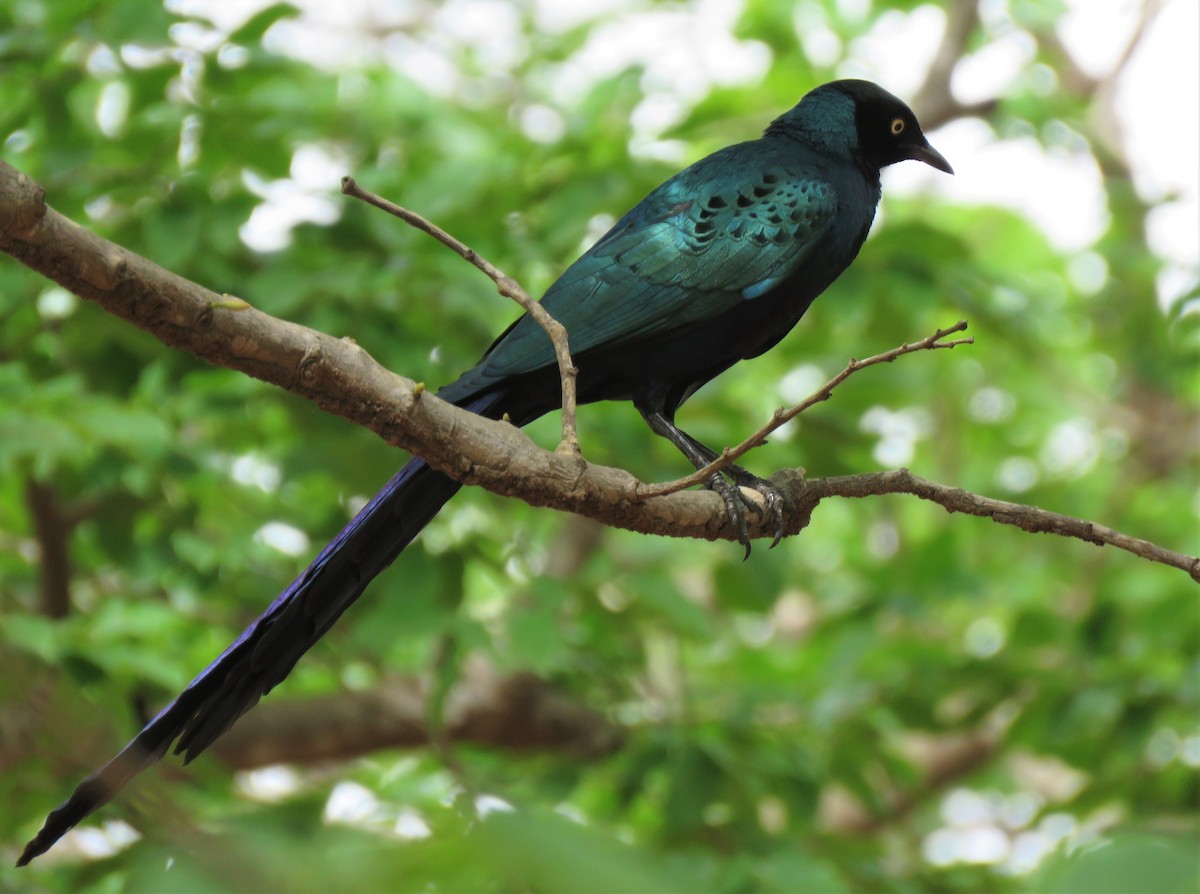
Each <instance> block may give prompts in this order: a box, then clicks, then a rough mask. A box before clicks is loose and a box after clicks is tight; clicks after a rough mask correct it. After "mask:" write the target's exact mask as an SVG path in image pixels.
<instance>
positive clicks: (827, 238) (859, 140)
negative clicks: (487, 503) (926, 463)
mask: <svg viewBox="0 0 1200 894" xmlns="http://www.w3.org/2000/svg"><path fill="white" fill-rule="evenodd" d="M905 160H915V161H920V162H924V163H925V164H927V165H930V166H932V167H933V168H936V169H938V170H940V171H944V172H946V173H948V174H953V173H954V171H953V169H952V168H951V166H950V164H949V162H947V161H946V159H945V158H944V157H943V156H942V155H941V153H939V152H938V151H937V150H935V149H934V148H933V147H932V146H931V145H930V144H929V141H928V139H927V138H926V136H925V135H924V133H923V132H922V130H921V126H920V124H919V123H918V121H917V118H916V116H915V115H914V114H913V112H912V110H911V109H910V108H909V107H908V106H907V105H906V104H905V103H904V102H903V101H901V100H900V99H898V98H897V97H895V96H893V95H892V94H891V93H889V92H887V91H886V90H884V89H883V88H882V87H880V86H878V85H876V84H874V83H872V82H869V81H864V80H854V79H847V80H837V81H832V82H829V83H826V84H823V85H821V86H818V87H816V88H814V89H812V90H811V91H809V92H808V93H807V94H805V95H804V96H803V97H802V98H801V99H800V101H799V102H798V103H797V104H796V105H795V106H794V107H792V108H791V109H789V110H788V111H786V112H784V113H783V114H782V115H780V116H779V117H777V118H775V119H774V120H773V121H772V122H771V123H770V124H769V125H768V126H767V127H766V129H765V130H764V132H763V134H762V136H760V137H759V138H758V139H754V140H750V141H748V142H742V143H738V144H735V145H732V146H728V147H726V148H724V149H720V150H718V151H717V152H714V153H713V154H711V155H709V156H707V157H705V158H702V159H700V160H699V161H697V162H695V163H694V164H692V165H690V166H689V167H687V168H685V169H684V170H683V171H681V172H679V173H678V174H676V175H675V176H673V177H671V178H670V179H668V180H667V181H665V182H664V183H663V184H661V185H660V186H658V187H657V188H655V189H654V190H653V191H652V192H650V193H649V194H648V195H647V196H646V197H645V198H644V199H642V201H641V202H639V203H638V204H637V205H636V206H635V207H634V208H633V209H632V210H630V211H629V212H628V213H627V214H625V215H624V216H623V217H622V218H620V220H618V221H617V222H616V223H615V224H614V225H613V226H612V228H611V229H610V230H609V231H608V232H607V233H606V234H605V235H604V236H602V237H601V238H600V239H599V240H598V241H596V242H595V243H594V244H593V245H592V246H591V247H590V248H589V249H588V250H587V251H586V252H585V253H584V254H583V255H582V256H581V257H580V258H579V259H578V260H576V261H575V262H574V263H573V264H571V265H570V266H569V267H568V268H567V269H566V270H565V271H564V272H563V274H562V275H561V276H560V277H559V278H558V279H557V280H556V281H555V282H554V283H553V284H552V285H551V286H550V287H549V289H548V290H547V291H546V293H545V294H544V295H543V297H542V299H541V303H542V305H543V306H544V307H545V309H546V310H547V311H548V312H549V313H550V315H551V316H552V317H553V318H554V319H556V320H557V321H558V322H559V323H560V324H562V326H563V327H564V328H565V329H566V331H567V336H568V341H569V345H570V351H571V354H572V359H573V362H574V365H575V367H576V368H577V370H578V375H577V382H576V388H577V400H578V402H579V403H580V404H586V403H590V402H595V401H601V400H622V401H629V402H631V403H632V404H633V406H634V407H635V408H636V409H637V411H638V412H639V413H640V414H641V415H642V417H643V418H644V419H645V420H646V422H647V423H648V424H649V427H650V428H651V430H652V431H653V432H655V433H656V434H658V435H660V436H662V437H665V438H667V439H668V440H670V441H671V442H672V443H673V444H674V445H675V446H676V447H677V448H678V449H679V450H680V452H682V453H683V455H684V456H685V457H686V458H687V460H688V461H689V462H691V463H692V464H693V465H694V466H695V467H696V468H697V469H699V468H702V467H704V466H705V465H707V464H708V463H709V462H710V461H712V460H713V459H714V458H716V456H717V453H716V452H715V451H713V450H712V449H711V448H709V447H707V446H705V445H704V444H702V443H700V442H699V441H698V440H696V439H695V438H693V437H692V436H690V435H688V434H687V433H686V432H684V431H683V430H681V429H680V428H679V427H678V426H677V425H676V423H675V415H676V411H677V410H678V408H679V407H680V405H681V404H682V403H683V402H684V401H685V400H687V399H688V398H689V397H690V396H691V395H692V394H693V393H694V392H695V391H696V390H697V389H698V388H699V387H700V386H701V385H703V384H705V383H706V382H708V381H710V380H711V379H713V378H714V377H716V376H718V375H719V374H720V373H722V372H724V371H725V370H727V369H729V368H730V367H731V366H733V365H734V364H736V363H738V362H740V361H742V360H747V359H750V358H753V357H756V356H758V355H760V354H762V353H763V352H765V351H767V350H768V349H770V348H771V347H773V346H774V345H775V344H776V343H778V342H779V341H780V340H781V339H782V338H783V337H784V336H785V335H786V334H787V333H788V332H789V331H791V329H792V328H793V327H794V326H795V325H796V323H797V322H798V321H799V320H800V318H801V317H802V316H803V315H804V313H805V312H806V311H807V310H808V308H809V305H810V304H812V302H813V300H814V299H815V298H816V297H817V296H818V295H820V294H821V293H822V292H823V291H825V289H826V288H827V287H828V286H829V285H830V284H831V283H833V281H834V280H835V279H837V278H838V276H839V275H840V274H841V273H842V272H843V271H844V270H845V269H846V268H847V266H849V264H850V263H851V261H853V260H854V258H855V257H856V256H857V254H858V252H859V249H860V248H861V247H862V245H863V243H864V241H865V240H866V238H867V233H868V231H869V230H870V227H871V224H872V221H873V220H874V217H875V211H876V207H877V206H878V204H879V200H880V196H881V183H880V173H881V170H882V169H883V168H884V167H886V166H888V165H891V164H894V163H897V162H900V161H905ZM437 396H438V397H440V398H441V399H443V400H445V401H448V402H450V403H452V404H454V405H456V406H458V407H460V408H462V409H463V410H466V411H469V412H472V413H476V414H480V415H482V416H485V417H488V418H492V419H501V418H504V419H508V420H509V421H511V422H512V423H513V424H515V425H525V424H526V423H529V422H531V421H533V420H534V419H536V418H538V417H539V416H542V415H544V414H546V413H549V412H551V411H553V410H555V409H557V408H559V407H560V406H561V381H560V376H559V371H558V366H557V363H556V358H555V353H554V349H553V346H552V344H551V341H550V339H549V337H548V336H547V335H546V334H545V332H544V330H543V329H542V328H541V326H540V325H539V324H538V323H537V322H536V321H535V320H534V319H533V318H532V317H531V316H530V315H529V314H528V313H526V314H525V315H523V316H521V317H520V318H519V319H517V320H516V322H514V323H513V324H512V325H511V326H509V327H508V328H507V329H506V330H505V331H504V332H503V333H502V334H501V335H500V336H499V337H498V338H497V339H496V340H495V341H494V342H493V343H492V344H491V346H490V347H489V348H488V349H487V350H486V351H485V352H484V353H483V356H482V357H481V358H480V360H479V362H478V363H476V364H475V366H473V367H471V368H470V369H468V370H467V371H466V372H464V373H463V374H462V375H461V376H459V377H458V378H457V379H456V380H454V381H453V382H451V383H450V384H448V385H446V386H444V387H443V388H441V389H440V390H439V391H438V392H437ZM708 486H709V487H710V488H712V489H714V490H715V491H717V492H718V493H719V494H720V495H721V497H722V498H723V500H724V502H725V507H726V510H727V513H728V516H729V518H730V519H731V521H732V522H733V523H734V525H735V526H736V529H737V532H738V538H739V540H740V541H741V542H742V544H743V545H744V546H745V547H746V549H747V551H748V550H749V545H750V539H749V536H748V534H747V525H746V522H745V518H744V511H745V509H746V508H747V506H749V505H752V504H751V503H750V500H749V499H748V498H747V497H746V496H745V495H744V494H743V491H742V488H743V487H745V488H749V489H751V490H756V491H758V492H759V493H761V494H762V496H763V501H761V502H762V503H763V504H765V512H766V516H767V520H768V521H769V522H771V523H772V524H773V527H774V534H775V539H774V543H778V541H779V538H780V536H781V535H782V509H781V506H782V502H781V500H782V496H781V494H780V493H779V491H778V490H777V489H776V488H775V487H774V486H773V485H771V484H770V482H768V481H766V480H764V479H761V478H758V477H756V476H754V475H753V474H751V473H749V472H747V471H746V470H744V469H741V468H740V467H737V466H731V467H728V468H726V469H725V471H724V473H717V474H716V475H714V476H713V477H712V478H711V480H710V481H709V483H708ZM459 487H460V484H459V483H458V482H457V481H455V480H453V479H451V478H450V477H448V476H446V475H444V474H442V473H441V472H438V471H436V470H435V469H433V468H431V467H430V466H429V465H427V464H426V463H425V462H424V461H423V460H421V459H420V458H419V457H414V458H413V459H411V460H410V461H409V462H408V463H407V464H405V465H404V466H403V467H402V468H401V469H400V470H399V471H398V472H397V473H396V475H395V476H394V477H393V478H392V479H391V480H390V481H389V482H388V483H387V484H386V485H384V487H383V489H382V490H380V491H379V493H377V494H376V495H375V496H374V497H373V498H372V499H371V500H370V501H369V502H368V503H367V504H366V505H365V506H364V507H363V509H362V510H361V511H360V512H359V513H358V514H357V515H356V516H355V517H354V518H353V519H352V520H351V521H350V522H349V523H347V525H346V526H345V528H344V529H343V530H342V531H341V532H340V533H339V534H338V535H337V536H336V537H335V538H334V539H333V540H332V541H331V542H330V543H329V544H328V545H327V546H326V547H325V548H324V549H322V550H321V552H320V553H319V554H318V555H317V557H316V558H315V559H314V560H313V561H312V563H311V564H310V565H309V566H308V568H307V569H305V570H304V572H303V573H301V574H300V576H299V577H297V578H296V579H295V580H294V581H293V582H292V583H291V584H290V585H289V586H288V587H287V588H285V589H284V590H283V592H282V593H280V594H279V596H278V597H276V599H275V600H274V601H273V602H272V603H271V604H270V605H269V606H268V607H267V609H266V611H265V612H263V614H262V615H261V616H259V617H258V618H257V619H256V620H255V621H254V622H252V623H251V624H250V625H249V626H248V627H247V628H246V629H245V630H244V631H243V632H242V634H241V635H240V636H238V637H237V638H236V639H235V640H234V641H233V643H232V644H230V646H229V647H228V648H227V649H225V651H224V652H222V653H221V654H220V655H219V656H218V657H217V658H216V659H215V660H214V661H213V662H212V663H211V664H209V665H208V667H206V668H205V669H204V670H202V671H201V672H200V673H199V675H198V676H196V678H195V679H194V680H193V681H192V682H191V683H189V684H188V685H187V687H186V688H185V689H184V690H183V691H182V692H181V693H180V694H179V695H178V696H177V697H176V698H175V699H174V700H173V701H171V702H170V703H169V704H168V705H167V706H166V707H165V708H163V709H162V710H161V711H159V712H158V713H157V714H156V715H155V716H154V717H153V718H152V719H151V720H150V721H149V722H148V723H146V724H145V726H144V727H143V729H142V730H141V731H140V732H139V733H138V734H137V735H136V736H135V737H134V738H133V739H132V740H131V741H130V742H129V743H128V744H127V745H126V746H125V747H124V748H123V749H122V750H121V751H120V752H119V753H118V754H117V755H116V756H115V757H113V758H112V759H111V760H110V761H109V762H108V763H106V764H105V765H104V766H102V767H100V768H99V769H98V770H96V771H95V772H94V773H92V774H91V775H90V776H88V777H87V778H86V779H85V780H83V781H82V782H81V783H80V784H79V785H78V787H77V788H76V789H75V790H74V792H73V793H72V794H71V795H70V797H69V798H68V799H67V800H66V801H65V802H63V803H62V804H61V805H59V806H58V807H57V808H55V809H54V810H53V811H51V812H50V814H49V815H48V817H47V818H46V820H45V823H44V825H43V827H42V829H41V830H40V831H39V832H38V833H37V835H36V836H35V837H34V838H33V839H32V840H31V841H30V842H29V844H28V845H27V846H26V848H25V849H24V851H23V853H22V854H21V856H20V858H19V860H18V863H17V865H18V866H23V865H25V864H27V863H29V861H30V860H32V859H33V858H35V857H37V856H38V855H40V854H43V853H45V852H46V851H47V850H48V849H49V848H50V847H51V846H52V845H53V844H54V843H55V842H56V841H57V840H58V839H59V838H61V837H62V835H63V834H65V833H66V832H67V831H68V830H69V829H71V828H72V827H73V826H75V825H76V824H77V823H78V822H80V821H81V820H82V819H83V818H84V817H86V816H88V815H89V814H91V813H92V812H93V811H95V810H97V809H98V808H100V807H101V806H103V805H104V804H105V803H107V802H108V801H109V800H110V799H112V797H113V796H114V795H116V794H117V792H119V791H120V789H121V788H122V786H124V785H125V783H127V782H128V781H129V780H130V779H131V778H132V777H134V776H135V775H137V774H138V773H140V772H141V771H142V770H144V769H146V768H147V767H149V766H151V765H152V764H154V763H155V762H157V761H158V760H159V759H160V758H162V757H163V756H164V755H165V754H166V752H167V751H168V749H170V748H171V747H172V745H174V753H175V754H182V755H183V756H184V762H185V763H186V762H190V761H191V760H193V759H194V758H195V757H197V756H198V755H199V754H200V753H202V752H203V751H204V750H205V749H206V748H208V747H209V746H210V745H211V744H212V743H213V742H214V741H215V740H216V739H217V738H218V737H220V736H221V735H222V734H223V733H224V732H225V731H226V730H228V729H229V727H230V726H231V725H232V724H233V723H234V721H236V720H237V719H238V718H239V717H240V716H241V715H242V714H244V713H245V712H246V711H248V710H249V709H250V708H252V707H253V706H254V705H255V704H256V703H257V702H258V700H259V699H260V698H261V697H262V696H264V695H265V694H266V693H268V692H269V691H270V690H271V689H272V688H273V687H275V686H276V685H277V684H279V683H280V682H281V681H282V680H283V679H284V678H285V677H286V676H287V675H288V673H289V672H290V671H291V669H292V667H293V666H294V665H295V664H296V662H297V661H298V660H299V659H300V657H301V656H302V655H303V654H304V653H305V652H307V651H308V649H309V648H311V647H312V646H313V645H314V644H315V643H316V642H317V641H318V640H319V639H320V638H321V637H322V636H323V635H324V634H325V632H326V631H328V630H329V629H330V627H332V626H333V624H334V623H335V622H336V621H337V619H338V618H339V617H340V616H341V615H342V613H343V612H344V611H346V609H348V608H349V607H350V606H351V605H352V604H353V603H354V602H355V600H357V599H358V597H359V596H360V595H361V594H362V593H363V591H364V589H365V588H366V587H367V585H368V584H369V583H370V581H371V580H372V579H373V578H374V577H375V576H376V575H378V574H379V573H380V572H381V571H383V570H384V569H385V568H386V567H388V566H389V565H390V564H391V563H392V562H393V561H394V560H395V559H396V558H397V556H399V554H400V553H401V551H403V550H404V548H405V547H406V546H407V545H408V544H409V543H410V542H411V541H412V540H413V538H414V537H416V536H417V534H418V533H420V531H421V529H422V528H424V527H425V525H427V524H428V523H429V521H430V520H431V519H432V518H433V517H434V516H435V515H436V514H437V513H438V511H439V510H440V509H441V508H442V506H443V505H445V503H446V502H447V501H448V500H450V498H451V497H453V496H454V494H455V493H456V492H457V491H458V489H459ZM774 543H773V544H772V545H774Z"/></svg>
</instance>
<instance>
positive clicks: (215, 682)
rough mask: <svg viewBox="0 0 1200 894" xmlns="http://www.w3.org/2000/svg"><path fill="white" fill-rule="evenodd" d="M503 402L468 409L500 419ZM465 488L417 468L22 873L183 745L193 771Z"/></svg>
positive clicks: (133, 748)
mask: <svg viewBox="0 0 1200 894" xmlns="http://www.w3.org/2000/svg"><path fill="white" fill-rule="evenodd" d="M500 397H501V395H499V394H497V393H496V392H492V393H491V394H486V395H483V396H481V397H475V398H474V399H472V400H469V401H462V402H459V401H455V402H456V403H459V405H460V406H462V407H463V409H466V410H470V411H472V412H475V413H480V414H482V415H492V413H493V412H494V411H495V409H496V406H497V404H498V403H499V401H500ZM459 486H460V485H459V484H458V482H456V481H454V480H453V479H451V478H448V477H446V476H445V475H443V474H441V473H440V472H437V471H435V470H433V469H431V468H430V467H429V466H427V465H426V464H425V463H424V462H423V461H422V460H420V459H412V460H410V461H409V462H408V463H407V464H406V465H405V466H404V467H403V468H402V469H401V470H400V471H399V472H397V473H396V475H395V477H393V478H392V480H391V481H389V482H388V483H387V484H386V485H385V486H384V488H383V489H382V490H380V491H379V493H377V494H376V495H375V496H374V497H373V498H372V499H371V501H370V502H369V503H367V505H366V506H364V507H363V509H362V511H361V512H359V513H358V514H357V515H356V516H355V517H354V518H353V519H352V520H351V521H350V522H349V524H347V525H346V527H345V528H343V529H342V531H341V533H340V534H338V535H337V537H335V538H334V539H333V541H332V542H331V543H330V544H329V545H328V546H326V547H325V548H324V549H323V550H321V553H320V555H318V556H317V557H316V559H314V560H313V562H312V564H311V565H309V566H308V568H307V569H305V571H304V573H303V574H301V575H300V576H299V577H298V578H296V579H295V580H294V581H292V583H291V585H290V586H288V587H287V589H285V590H284V591H283V592H282V593H280V594H279V596H278V597H277V598H276V599H275V601H274V602H272V603H271V605H270V606H269V607H268V608H267V610H266V611H265V612H263V614H262V615H260V616H259V618H258V619H257V620H256V621H254V622H253V623H252V624H251V625H250V626H249V627H247V628H246V629H245V630H244V631H243V632H242V634H241V636H239V637H238V638H237V639H236V640H234V642H233V644H232V645H230V646H229V648H227V649H226V650H225V651H224V652H222V653H221V655H220V656H219V657H218V658H217V659H216V660H215V661H213V663H212V664H210V665H209V666H208V667H206V668H205V669H204V670H203V671H201V672H200V674H199V675H198V676H197V677H196V678H195V679H194V680H192V682H191V683H189V684H188V685H187V688H185V689H184V690H183V692H181V693H180V694H179V696H178V697H177V698H176V699H175V700H174V701H172V702H171V703H170V704H169V705H167V706H166V707H165V708H163V709H162V710H161V711H160V712H159V713H158V714H157V715H156V716H155V717H154V719H153V720H151V721H150V722H149V723H147V724H146V726H145V727H143V729H142V731H141V732H140V733H138V734H137V735H136V736H135V737H134V738H133V739H132V740H131V741H130V742H129V743H128V744H127V745H126V746H125V747H124V748H122V749H121V751H120V753H118V754H117V755H116V757H114V758H113V759H112V760H110V761H109V762H108V763H107V764H105V765H104V766H102V767H101V768H100V769H98V770H97V771H96V772H95V773H93V774H92V775H91V776H89V777H87V779H85V780H83V782H81V783H80V784H79V785H78V787H77V788H76V789H75V791H74V792H73V793H72V794H71V797H69V798H68V799H67V800H66V801H64V802H63V803H62V804H60V805H59V806H58V807H56V808H55V809H54V810H53V811H51V812H50V814H49V816H47V818H46V822H45V824H44V825H43V826H42V829H41V831H40V832H38V834H37V835H36V836H35V837H34V839H33V840H32V841H30V842H29V844H28V845H26V846H25V850H24V852H23V853H22V854H21V858H20V859H19V860H18V861H17V865H18V866H24V865H25V864H26V863H28V862H29V861H30V860H32V859H33V858H34V857H36V856H38V855H39V854H43V853H45V852H46V850H48V849H49V848H50V847H51V845H53V844H54V843H55V842H56V841H58V839H59V838H61V837H62V836H63V835H64V834H65V833H66V832H67V831H68V830H69V829H71V828H72V827H73V826H74V825H75V824H76V823H78V822H79V821H80V820H82V819H83V818H84V817H85V816H87V815H88V814H90V813H92V812H93V811H94V810H96V809H98V808H99V807H101V806H103V805H104V804H106V803H107V802H108V801H109V800H110V799H111V798H112V797H113V796H114V795H115V794H116V793H117V792H118V791H120V790H121V788H122V786H124V785H125V783H127V782H128V781H129V780H130V779H132V778H133V777H134V776H136V775H137V774H138V773H140V772H141V771H142V770H145V769H146V768H147V767H149V766H150V765H151V764H153V763H155V762H156V761H158V760H159V759H160V758H161V757H162V756H163V755H164V754H165V753H166V752H167V749H169V748H170V747H171V743H172V742H176V740H178V742H177V744H176V745H175V753H176V754H184V755H185V758H184V760H185V763H186V762H187V761H190V760H192V759H193V758H194V757H196V756H197V755H198V754H200V753H201V752H202V751H204V749H206V748H207V747H208V746H209V745H211V744H212V743H213V742H214V741H215V740H216V739H217V738H218V737H219V736H221V734H222V733H224V732H225V731H226V730H227V729H229V727H230V726H232V725H233V722H234V721H235V720H237V719H238V718H239V717H240V716H242V714H244V713H245V712H246V711H248V710H250V708H252V707H253V706H254V705H255V704H256V703H257V702H258V700H259V699H260V698H261V697H262V696H263V695H265V694H266V693H268V692H269V691H270V690H271V689H272V687H274V686H275V685H276V684H278V683H279V682H280V681H282V680H283V678H284V677H286V676H287V675H288V673H289V672H290V671H291V669H292V667H293V665H295V663H296V661H297V660H299V658H300V656H301V655H303V654H304V653H305V652H307V651H308V650H309V648H310V647H312V646H313V645H314V644H315V643H316V642H317V640H319V639H320V638H321V637H322V636H323V635H324V634H325V632H326V631H327V630H329V628H330V627H332V626H333V624H334V622H335V621H337V619H338V618H339V617H340V616H341V614H342V612H344V611H345V610H346V609H347V608H349V607H350V606H351V605H352V604H353V603H354V602H355V600H357V599H358V597H359V596H360V595H362V592H363V590H364V589H366V586H367V584H369V583H370V582H371V580H372V579H373V578H374V577H375V576H376V575H377V574H379V573H380V572H381V571H383V569H385V568H386V567H387V566H388V565H390V564H391V563H392V562H393V561H394V560H395V558H396V557H397V556H398V555H399V554H400V552H401V551H402V550H403V549H404V547H406V546H407V545H408V544H409V543H410V542H411V541H412V539H413V538H414V537H416V536H417V534H418V533H420V531H421V529H422V528H424V527H425V525H427V524H428V523H429V521H430V520H431V519H432V518H433V517H434V516H435V515H437V513H438V511H439V510H440V509H441V508H442V506H444V505H445V504H446V502H447V501H448V500H449V499H450V498H451V497H453V496H454V494H455V493H456V492H457V491H458V489H459Z"/></svg>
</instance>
